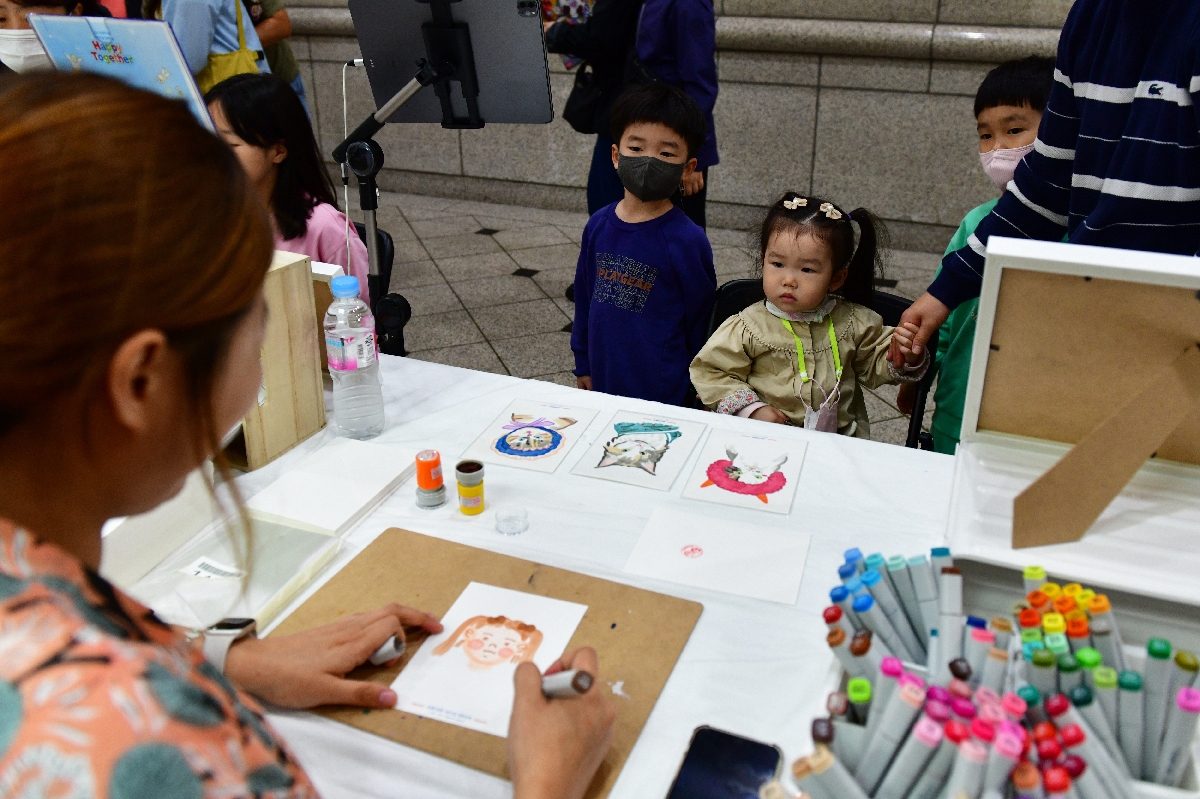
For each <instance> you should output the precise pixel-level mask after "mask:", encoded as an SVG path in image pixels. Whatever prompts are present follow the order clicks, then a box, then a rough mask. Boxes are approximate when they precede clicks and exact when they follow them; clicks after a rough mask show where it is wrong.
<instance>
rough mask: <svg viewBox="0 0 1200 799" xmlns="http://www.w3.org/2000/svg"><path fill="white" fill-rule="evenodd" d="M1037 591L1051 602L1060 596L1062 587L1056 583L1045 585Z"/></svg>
mask: <svg viewBox="0 0 1200 799" xmlns="http://www.w3.org/2000/svg"><path fill="white" fill-rule="evenodd" d="M1039 590H1040V591H1041V592H1042V593H1043V594H1045V595H1046V596H1047V597H1049V598H1050V601H1051V602H1053V601H1054V600H1056V599H1058V598H1059V597H1060V596H1062V586H1060V585H1058V584H1057V583H1045V584H1044V585H1043V586H1042V587H1041V588H1040V589H1039Z"/></svg>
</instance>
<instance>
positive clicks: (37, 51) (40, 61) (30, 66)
mask: <svg viewBox="0 0 1200 799" xmlns="http://www.w3.org/2000/svg"><path fill="white" fill-rule="evenodd" d="M0 62H3V63H4V66H6V67H8V68H9V69H11V70H12V71H13V72H33V71H35V70H46V69H52V68H53V67H52V65H51V63H50V56H48V55H46V50H45V49H44V48H43V47H42V43H41V42H40V41H38V37H37V34H36V33H34V32H33V31H32V30H16V31H9V30H0Z"/></svg>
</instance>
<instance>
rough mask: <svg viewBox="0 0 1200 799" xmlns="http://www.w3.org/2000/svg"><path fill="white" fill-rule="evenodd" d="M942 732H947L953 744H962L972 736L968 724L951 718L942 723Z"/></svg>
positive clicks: (947, 736)
mask: <svg viewBox="0 0 1200 799" xmlns="http://www.w3.org/2000/svg"><path fill="white" fill-rule="evenodd" d="M942 732H943V733H945V734H946V738H947V739H949V740H950V742H951V743H953V744H956V745H957V744H960V743H962V742H963V741H966V740H968V739H969V738H970V737H971V731H970V730H969V729H967V725H966V724H963V723H962V722H961V721H957V720H955V719H950V720H949V721H947V722H946V723H945V724H943V725H942Z"/></svg>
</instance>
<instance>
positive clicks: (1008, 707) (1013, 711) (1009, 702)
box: [1000, 686, 1037, 719]
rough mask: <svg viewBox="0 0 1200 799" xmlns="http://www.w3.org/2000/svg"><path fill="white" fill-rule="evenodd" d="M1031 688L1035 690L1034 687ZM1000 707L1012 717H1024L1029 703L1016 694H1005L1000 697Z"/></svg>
mask: <svg viewBox="0 0 1200 799" xmlns="http://www.w3.org/2000/svg"><path fill="white" fill-rule="evenodd" d="M1030 687H1032V686H1030ZM1033 690H1034V691H1037V689H1036V688H1034V689H1033ZM1000 707H1002V708H1003V709H1004V712H1005V713H1007V714H1008V715H1009V716H1011V717H1012V718H1014V719H1020V718H1024V717H1025V713H1026V712H1027V711H1028V710H1029V703H1028V702H1026V701H1025V700H1024V699H1023V698H1022V697H1020V696H1018V695H1017V694H1005V695H1004V696H1003V697H1002V698H1001V699H1000Z"/></svg>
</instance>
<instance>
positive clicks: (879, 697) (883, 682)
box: [863, 655, 904, 741]
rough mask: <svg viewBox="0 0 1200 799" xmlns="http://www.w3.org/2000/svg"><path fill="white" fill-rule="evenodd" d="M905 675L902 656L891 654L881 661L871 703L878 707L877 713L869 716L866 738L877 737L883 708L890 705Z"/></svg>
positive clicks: (872, 688)
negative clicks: (876, 731)
mask: <svg viewBox="0 0 1200 799" xmlns="http://www.w3.org/2000/svg"><path fill="white" fill-rule="evenodd" d="M902 676H904V664H903V663H902V662H901V661H900V658H898V657H894V656H891V655H889V656H888V657H885V658H884V659H883V660H881V661H880V662H879V679H877V680H874V681H873V683H874V684H873V685H872V686H871V693H872V697H871V705H872V706H873V707H874V708H875V709H876V711H878V712H875V713H871V714H870V715H869V716H867V729H866V731H865V734H864V736H863V737H864V740H867V741H869V740H871V739H872V738H873V737H875V730H877V729H878V728H879V723H880V722H881V721H883V709H884V708H885V707H887V706H888V702H889V701H891V698H892V694H894V693H895V692H896V689H897V688H898V687H899V686H900V678H901V677H902Z"/></svg>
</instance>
